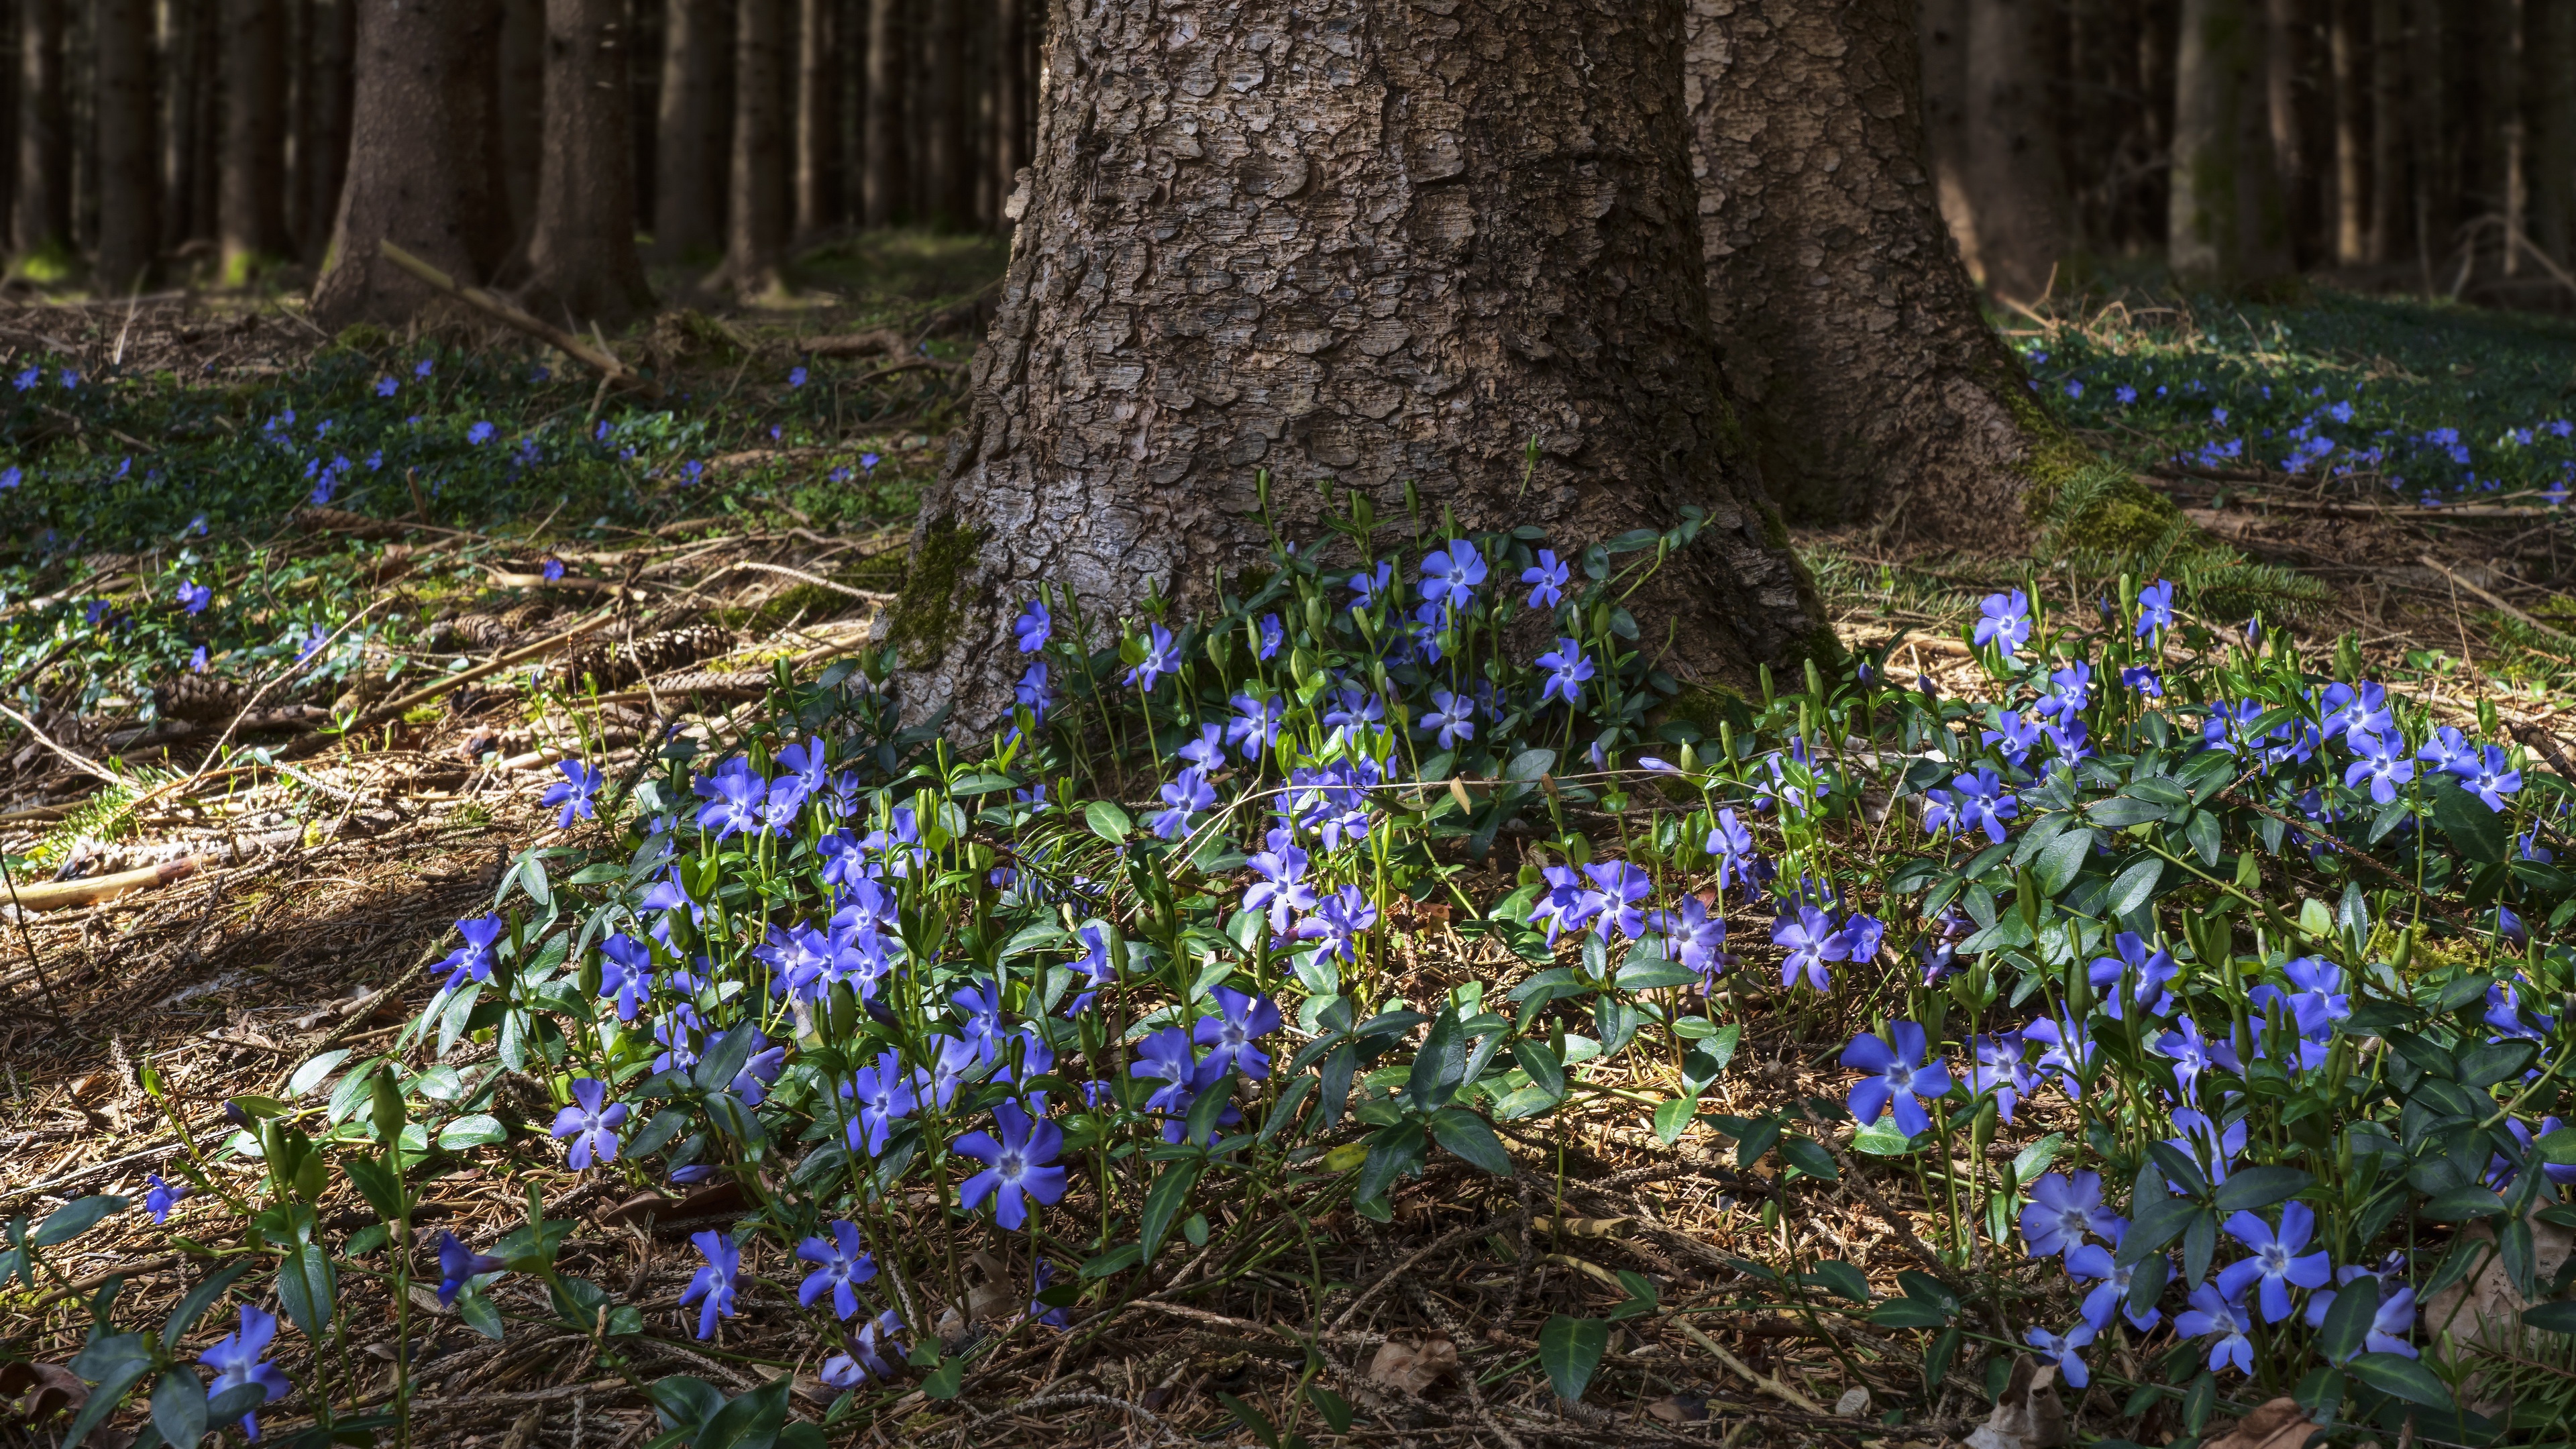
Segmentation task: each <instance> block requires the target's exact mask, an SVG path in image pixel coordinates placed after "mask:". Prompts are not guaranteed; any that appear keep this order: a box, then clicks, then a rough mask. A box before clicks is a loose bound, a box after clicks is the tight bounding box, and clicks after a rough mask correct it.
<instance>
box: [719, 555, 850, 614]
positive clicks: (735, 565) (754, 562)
mask: <svg viewBox="0 0 2576 1449" xmlns="http://www.w3.org/2000/svg"><path fill="white" fill-rule="evenodd" d="M736 569H758V570H760V571H761V572H763V573H772V574H785V575H786V576H787V577H789V578H791V579H799V580H802V581H804V582H805V583H809V584H812V585H813V586H814V587H816V588H818V589H830V590H831V591H832V592H833V593H836V594H847V595H849V596H850V597H851V598H853V599H860V600H864V601H865V602H867V603H871V604H876V605H880V606H882V605H887V604H891V603H893V602H894V601H895V599H896V597H897V596H896V595H894V594H882V593H875V592H871V591H870V590H867V589H854V588H851V587H850V586H849V585H848V584H836V583H834V582H832V581H831V580H830V579H827V578H821V577H818V576H816V575H814V574H809V573H807V572H805V571H804V570H803V569H791V568H789V567H787V566H786V565H784V564H774V563H762V562H761V561H759V560H758V559H748V558H747V559H738V560H736V561H734V562H732V563H729V564H726V565H725V566H724V567H723V568H720V569H718V570H716V571H715V572H714V573H711V574H709V575H707V576H706V578H704V579H702V580H700V581H699V584H698V587H699V588H705V587H706V586H707V585H708V584H711V583H714V582H715V581H716V580H717V579H720V578H723V577H724V576H725V575H726V574H729V573H732V572H733V571H734V570H736Z"/></svg>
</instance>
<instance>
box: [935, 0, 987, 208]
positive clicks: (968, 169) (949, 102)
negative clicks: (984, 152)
mask: <svg viewBox="0 0 2576 1449" xmlns="http://www.w3.org/2000/svg"><path fill="white" fill-rule="evenodd" d="M933 13H934V14H935V15H936V17H937V18H936V20H935V21H934V22H933V26H932V30H931V35H932V37H933V41H934V47H935V48H934V49H933V51H932V59H931V68H932V70H933V71H934V72H935V73H936V74H937V76H938V78H939V92H938V95H937V97H936V99H935V101H934V102H933V109H932V112H931V116H930V126H931V134H932V137H933V141H932V146H933V149H934V151H935V152H936V154H937V156H938V161H937V163H936V164H935V165H934V166H933V167H932V168H931V173H930V174H931V190H930V198H929V199H930V210H931V213H932V215H934V216H936V217H937V218H938V219H939V221H940V222H941V223H942V224H943V225H946V226H948V227H951V228H954V229H956V230H958V231H971V230H973V229H974V226H975V170H976V167H975V147H974V144H973V138H974V134H975V131H974V128H973V127H972V126H970V125H968V124H967V117H968V116H969V115H971V114H972V113H973V111H974V107H975V97H974V96H973V95H972V94H971V92H970V88H969V87H968V86H967V84H966V77H967V75H968V74H969V71H968V69H967V64H966V56H967V51H968V49H969V48H970V47H971V45H972V44H973V40H974V33H973V31H972V30H971V29H969V28H968V26H967V23H966V21H967V16H968V15H969V14H970V13H971V11H970V10H969V8H968V7H967V6H966V5H963V4H959V3H956V0H940V3H939V4H938V5H937V6H936V7H934V12H933Z"/></svg>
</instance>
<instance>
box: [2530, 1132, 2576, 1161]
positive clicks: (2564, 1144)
mask: <svg viewBox="0 0 2576 1449" xmlns="http://www.w3.org/2000/svg"><path fill="white" fill-rule="evenodd" d="M2532 1147H2533V1149H2534V1150H2535V1151H2537V1152H2539V1154H2540V1160H2541V1161H2543V1162H2546V1163H2548V1164H2550V1165H2551V1166H2553V1167H2576V1127H2561V1128H2559V1129H2558V1130H2557V1131H2555V1132H2545V1133H2543V1134H2541V1137H2540V1140H2539V1141H2537V1142H2534V1143H2533V1144H2532Z"/></svg>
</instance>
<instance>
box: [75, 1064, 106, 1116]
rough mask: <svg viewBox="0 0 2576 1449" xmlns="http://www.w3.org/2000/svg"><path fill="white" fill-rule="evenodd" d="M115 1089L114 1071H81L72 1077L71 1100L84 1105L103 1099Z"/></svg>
mask: <svg viewBox="0 0 2576 1449" xmlns="http://www.w3.org/2000/svg"><path fill="white" fill-rule="evenodd" d="M115 1091H116V1074H115V1073H114V1072H83V1073H82V1074H81V1075H79V1076H77V1077H74V1078H72V1100H73V1101H75V1102H78V1103H80V1104H81V1105H82V1106H84V1107H86V1106H88V1105H89V1104H90V1103H92V1102H98V1101H104V1100H105V1099H107V1098H108V1097H109V1096H112V1095H114V1093H115Z"/></svg>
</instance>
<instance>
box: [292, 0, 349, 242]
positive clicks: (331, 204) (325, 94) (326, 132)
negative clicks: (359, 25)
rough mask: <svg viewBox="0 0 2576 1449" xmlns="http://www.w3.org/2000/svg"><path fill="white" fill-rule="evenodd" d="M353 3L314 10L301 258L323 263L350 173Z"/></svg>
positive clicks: (324, 4) (323, 0)
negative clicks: (306, 230) (307, 223)
mask: <svg viewBox="0 0 2576 1449" xmlns="http://www.w3.org/2000/svg"><path fill="white" fill-rule="evenodd" d="M356 6H357V0H320V3H318V4H316V5H315V6H314V7H313V12H312V14H313V51H312V54H313V69H312V72H311V74H310V76H309V77H308V83H309V84H311V86H312V87H313V96H312V100H311V102H310V103H309V104H308V105H307V106H306V107H305V110H304V118H305V131H304V142H303V145H304V154H305V158H306V160H305V165H304V168H303V170H304V175H303V183H304V187H305V197H304V206H305V213H304V214H305V215H306V216H308V217H310V218H312V227H311V234H310V235H309V236H307V237H306V238H305V240H304V251H305V260H306V261H307V262H310V263H311V264H313V265H314V266H317V267H318V266H320V265H321V264H322V260H323V257H324V255H325V253H326V252H327V251H328V249H329V247H330V244H331V223H332V220H333V219H334V218H335V217H337V216H338V215H339V214H340V185H341V183H342V182H343V181H344V180H345V179H346V178H347V177H348V174H349V94H350V76H349V70H350V64H351V61H350V57H351V54H352V47H353V46H354V45H355V43H356V35H355V32H354V29H353V21H354V20H355V18H356Z"/></svg>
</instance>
